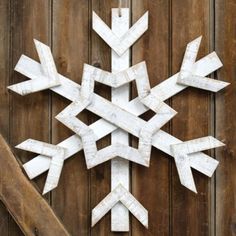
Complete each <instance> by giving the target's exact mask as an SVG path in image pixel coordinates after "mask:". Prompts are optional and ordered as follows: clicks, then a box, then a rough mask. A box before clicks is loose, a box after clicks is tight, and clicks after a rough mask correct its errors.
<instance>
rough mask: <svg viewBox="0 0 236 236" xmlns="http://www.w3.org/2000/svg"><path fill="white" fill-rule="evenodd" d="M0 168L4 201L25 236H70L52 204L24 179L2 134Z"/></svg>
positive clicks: (0, 138)
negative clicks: (0, 168)
mask: <svg viewBox="0 0 236 236" xmlns="http://www.w3.org/2000/svg"><path fill="white" fill-rule="evenodd" d="M0 165H1V167H2V170H1V175H0V199H1V200H2V201H3V203H4V204H5V205H6V206H7V208H8V210H9V212H10V213H11V215H12V217H13V218H14V219H15V221H16V222H17V224H18V225H19V227H20V228H21V230H22V231H23V232H24V234H25V235H29V236H31V235H32V236H33V235H35V234H36V233H37V234H38V235H61V236H64V235H65V236H69V234H68V232H67V231H66V229H65V228H64V226H63V225H62V224H61V222H60V221H59V220H58V218H57V217H56V216H55V214H54V213H53V211H52V209H51V208H50V206H49V204H48V203H47V202H46V200H44V199H43V198H42V196H41V195H40V194H39V193H38V191H37V190H36V189H35V188H34V186H33V185H32V183H31V182H29V181H28V179H27V178H26V177H25V176H24V174H23V172H22V170H21V168H20V166H19V164H18V163H17V161H16V158H15V156H14V155H13V153H12V151H11V150H10V147H9V146H8V144H7V143H6V141H5V140H4V138H3V137H2V136H1V135H0ZM19 186H20V187H19ZM39 213H40V214H39Z"/></svg>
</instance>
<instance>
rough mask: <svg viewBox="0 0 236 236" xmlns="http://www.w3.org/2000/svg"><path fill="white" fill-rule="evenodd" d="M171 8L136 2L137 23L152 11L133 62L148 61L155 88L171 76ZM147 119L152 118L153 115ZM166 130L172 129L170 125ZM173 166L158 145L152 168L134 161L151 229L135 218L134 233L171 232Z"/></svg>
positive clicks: (135, 187) (136, 189)
mask: <svg viewBox="0 0 236 236" xmlns="http://www.w3.org/2000/svg"><path fill="white" fill-rule="evenodd" d="M169 7H170V5H169V1H166V0H165V1H155V0H145V1H143V0H135V1H132V16H133V17H132V22H133V23H134V22H135V21H136V20H137V19H138V18H139V17H140V16H142V14H144V13H145V12H146V11H147V10H148V11H149V26H148V30H147V32H146V33H145V34H144V35H143V36H142V37H141V38H140V40H138V42H137V43H136V44H135V45H134V46H133V51H132V57H133V59H132V64H136V63H138V62H140V61H142V60H145V61H146V63H147V68H148V74H149V79H150V84H151V87H153V86H155V85H157V84H158V83H160V82H161V81H163V80H165V79H167V78H168V77H169V59H168V55H169V49H168V48H169V38H170V31H169ZM135 90H136V89H135V88H134V89H133V93H134V94H136V91H135ZM146 118H150V114H149V115H147V117H146ZM165 130H167V131H168V127H166V129H165ZM134 143H135V142H134V141H133V144H134ZM169 166H170V161H169V158H167V155H165V154H163V153H162V152H161V151H159V150H157V149H154V148H153V149H152V155H151V163H150V167H149V168H145V167H143V166H139V165H136V164H132V193H133V195H134V196H135V197H136V199H137V200H138V201H140V203H141V204H142V205H143V206H144V207H145V208H146V209H147V210H148V213H149V229H148V230H147V229H145V228H144V227H143V226H142V225H141V224H140V223H139V222H138V221H137V220H136V219H135V218H132V219H133V220H132V235H135V236H139V235H140V236H141V235H168V234H169V226H170V225H169V224H170V222H169V217H170V215H169V207H170V206H169V201H170V193H169V190H170V185H169V181H170V179H169V171H170V169H169ZM144 193H145V194H144Z"/></svg>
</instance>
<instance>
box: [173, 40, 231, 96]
mask: <svg viewBox="0 0 236 236" xmlns="http://www.w3.org/2000/svg"><path fill="white" fill-rule="evenodd" d="M201 39H202V37H198V38H197V39H195V40H193V41H192V42H190V43H189V44H188V45H187V47H186V51H185V54H184V58H183V62H182V66H181V69H180V73H179V76H178V79H177V83H179V84H182V85H187V86H191V87H195V88H200V89H204V90H208V91H211V92H218V91H219V90H221V89H223V88H224V87H226V86H228V85H229V83H227V82H223V81H219V80H214V79H211V78H207V77H203V76H199V75H195V74H194V72H193V65H194V63H195V61H196V58H197V54H198V51H199V47H200V43H201Z"/></svg>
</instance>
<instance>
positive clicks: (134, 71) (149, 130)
mask: <svg viewBox="0 0 236 236" xmlns="http://www.w3.org/2000/svg"><path fill="white" fill-rule="evenodd" d="M119 78H121V82H119V83H118V82H114V84H115V85H114V84H113V83H110V82H109V81H110V80H114V81H116V80H117V81H118V80H119ZM122 78H125V79H124V80H122ZM132 80H136V83H137V87H138V94H139V97H140V99H141V101H142V99H145V100H146V102H144V103H145V104H146V105H147V106H149V105H150V108H153V109H154V111H155V112H156V113H157V115H155V116H154V117H153V118H152V119H150V120H149V121H148V122H145V121H143V122H142V127H135V126H138V125H139V124H140V120H141V119H140V118H137V117H136V116H135V115H133V114H131V113H129V112H127V111H125V110H123V109H121V108H120V107H118V106H117V105H114V104H113V103H111V102H107V101H106V100H105V99H103V98H101V97H98V96H97V97H96V96H95V94H93V88H94V83H95V81H99V82H102V83H105V84H107V85H111V86H117V84H119V86H122V85H123V84H126V83H128V82H130V81H132ZM122 89H123V87H122ZM80 90H81V92H80V96H79V97H78V98H77V99H76V100H75V101H74V102H73V103H72V104H70V105H69V106H68V107H67V108H65V109H64V110H63V111H62V112H61V113H60V114H58V115H57V116H56V118H57V119H58V120H59V121H61V122H62V123H63V124H64V125H66V126H67V127H68V128H70V129H71V130H73V131H74V132H75V133H77V134H78V135H79V136H80V137H81V139H82V143H83V148H84V152H85V158H86V164H87V167H88V168H92V167H94V166H95V165H97V164H100V163H102V157H101V153H103V155H104V161H107V160H109V159H111V158H112V157H110V158H109V157H108V155H107V149H104V150H103V151H102V152H101V151H97V147H96V137H95V134H94V132H93V130H91V129H90V128H89V126H87V125H86V124H84V123H83V122H81V121H80V120H78V119H77V118H76V116H77V115H78V114H79V113H80V112H81V111H82V110H84V109H85V108H88V109H90V110H91V109H93V110H91V111H93V112H94V113H95V114H99V115H100V116H101V117H103V118H104V119H106V120H107V121H109V122H111V123H113V124H115V125H116V126H118V127H120V128H122V129H123V130H124V131H128V132H130V130H129V126H130V124H132V129H133V130H135V129H137V130H138V131H137V132H136V131H133V132H136V135H138V133H140V137H139V138H140V144H139V150H138V151H139V153H138V152H137V150H135V149H133V148H129V149H128V150H127V151H124V152H121V151H119V150H117V151H115V147H119V146H117V145H115V146H113V153H120V155H121V154H122V153H123V154H124V156H120V157H122V158H125V159H128V160H133V161H134V162H136V163H139V164H141V165H145V166H148V165H149V162H150V154H151V139H152V136H153V134H154V133H155V132H156V131H157V130H158V129H160V128H161V127H162V126H163V125H164V124H165V123H167V122H168V121H169V120H170V119H171V118H172V117H173V116H174V115H175V114H176V112H175V111H174V110H173V109H172V108H170V107H169V106H168V105H167V104H165V103H164V102H162V101H159V100H158V98H156V97H155V96H153V95H151V94H150V93H151V88H150V85H149V78H148V74H147V68H146V65H145V63H144V62H142V63H139V64H137V65H135V66H133V67H131V68H128V69H127V70H124V71H122V72H119V73H116V74H112V73H109V72H106V71H103V70H101V69H97V68H95V67H93V66H89V65H85V66H84V73H83V78H82V86H81V88H80ZM147 101H149V102H147ZM127 102H128V98H127ZM90 103H91V104H90ZM93 106H95V107H94V108H92V107H93ZM98 106H99V107H98ZM96 107H97V108H96ZM101 108H102V114H103V115H101V113H96V110H100V111H101ZM117 122H119V123H117ZM137 122H139V124H138V123H137ZM139 129H140V130H139ZM131 132H132V131H131ZM121 140H122V139H121V137H120V132H119V137H118V138H117V141H116V142H115V143H116V144H117V143H119V144H120V142H122V141H121ZM127 142H128V141H127ZM112 145H113V143H112ZM126 146H128V145H126ZM124 147H125V145H123V148H124ZM127 152H128V153H130V154H131V157H130V158H128V156H127V155H125V153H127ZM137 153H138V154H137ZM135 156H136V158H135ZM98 157H99V158H98ZM113 157H115V156H114V155H113ZM119 169H120V168H119ZM122 231H123V230H122Z"/></svg>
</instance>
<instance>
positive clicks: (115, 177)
mask: <svg viewBox="0 0 236 236" xmlns="http://www.w3.org/2000/svg"><path fill="white" fill-rule="evenodd" d="M121 11H122V16H121V17H120V16H119V9H112V13H111V17H112V20H111V28H112V33H113V34H114V35H115V37H116V39H118V41H121V37H123V36H124V35H125V34H126V33H127V32H128V31H129V21H130V20H129V17H130V13H129V9H128V8H126V9H124V8H122V9H121ZM141 28H142V27H141ZM139 32H140V35H138V38H139V37H140V36H141V35H142V34H143V33H141V31H139ZM100 36H102V35H100ZM126 37H130V35H129V34H127V36H126ZM105 39H106V38H105ZM124 39H125V38H123V40H124ZM105 41H106V42H107V43H108V41H107V40H105ZM112 42H114V41H113V40H112ZM122 43H124V45H125V46H126V47H127V48H123V50H124V52H120V53H122V55H118V54H117V53H119V52H118V51H117V50H115V47H116V46H114V45H113V46H114V47H112V50H111V71H112V73H114V74H116V73H119V72H121V71H124V70H126V69H128V68H129V66H130V49H129V47H130V46H131V45H127V44H126V43H125V42H122ZM111 81H113V79H112V80H111ZM120 81H121V80H119V79H118V81H117V83H119V82H120ZM129 93H130V86H129V84H123V86H119V87H117V88H112V90H111V100H112V102H113V103H114V104H117V105H119V106H121V105H125V104H127V102H129V97H130V94H129ZM111 143H112V144H113V145H117V144H118V143H121V144H123V145H125V146H129V136H128V134H127V132H125V131H124V130H122V129H116V130H114V131H113V132H112V134H111ZM120 184H121V185H122V186H123V187H124V188H125V189H127V191H130V186H129V185H130V171H129V162H128V160H125V159H122V158H120V157H116V158H114V159H112V161H111V190H112V191H113V190H114V189H115V188H116V187H117V186H119V185H120ZM111 231H115V232H119V231H123V232H128V231H129V211H128V209H127V208H126V207H124V205H123V204H121V203H120V202H117V203H116V204H115V205H114V207H113V208H112V209H111Z"/></svg>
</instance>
